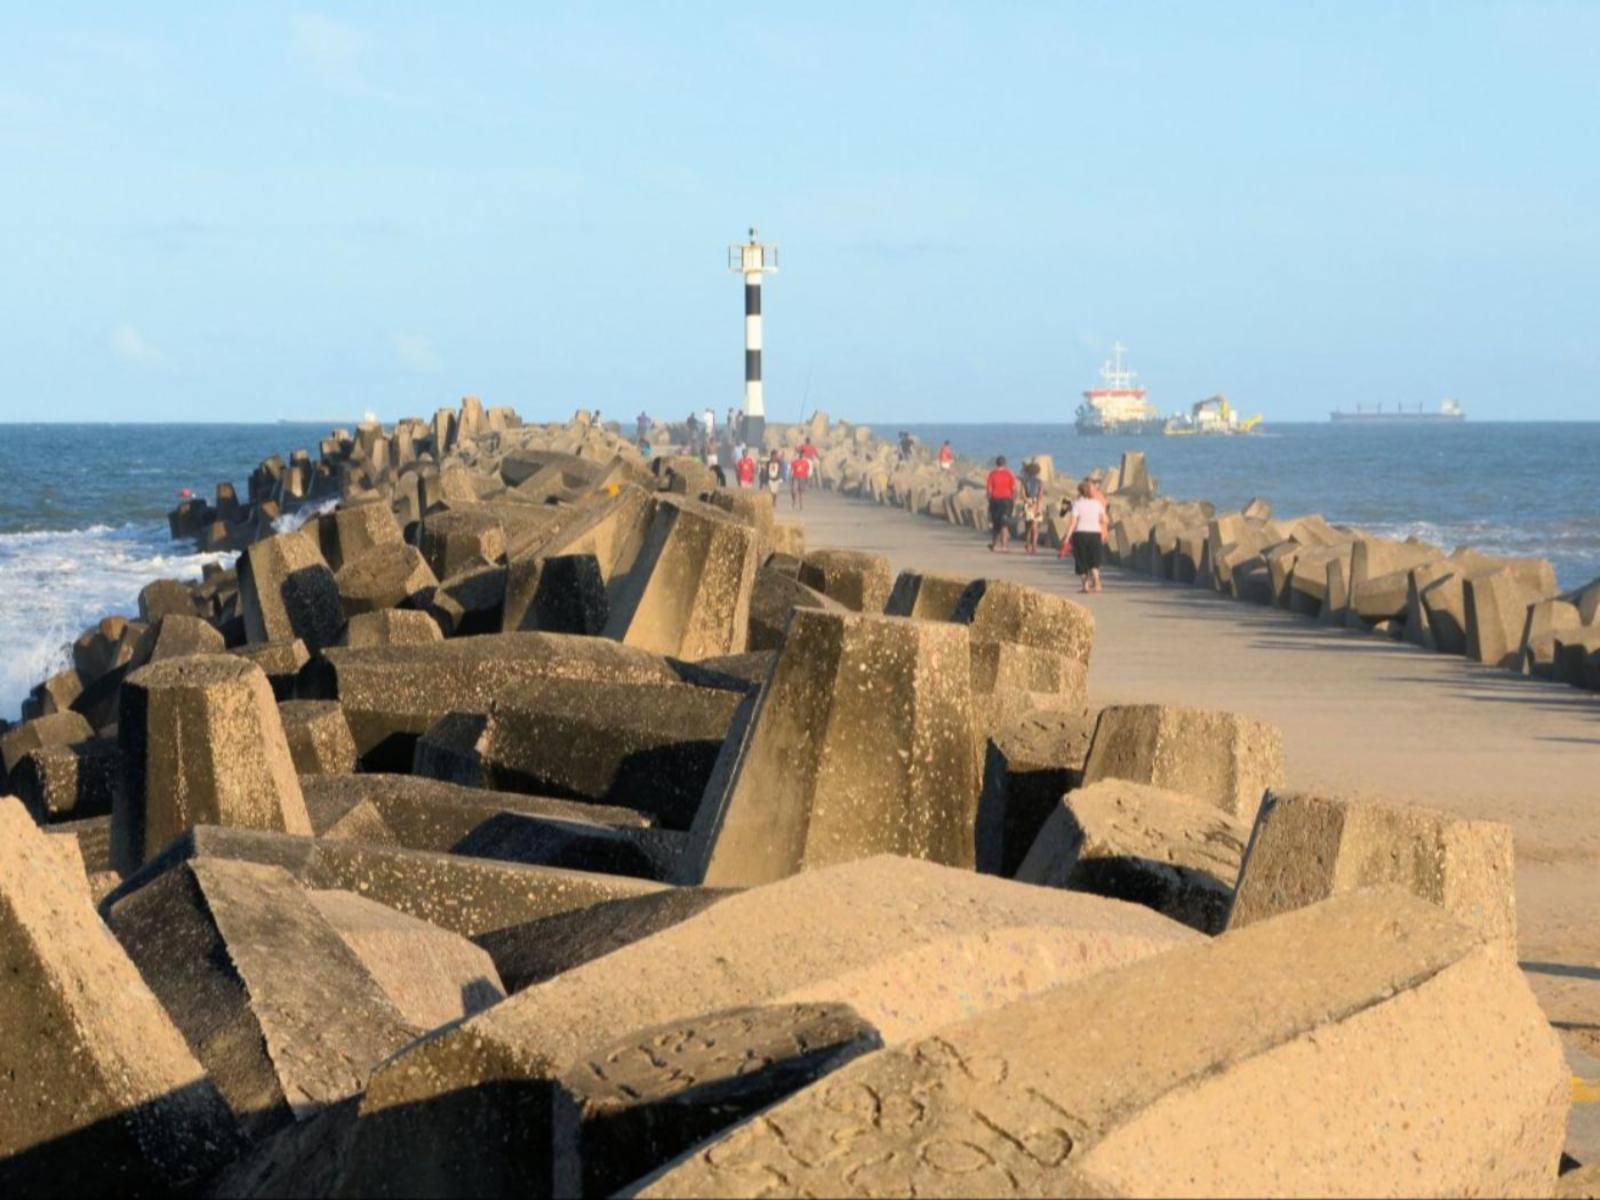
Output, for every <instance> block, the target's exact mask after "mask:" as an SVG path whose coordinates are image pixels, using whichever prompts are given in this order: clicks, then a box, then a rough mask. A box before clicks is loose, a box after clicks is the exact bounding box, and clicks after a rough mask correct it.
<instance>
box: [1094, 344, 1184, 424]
mask: <svg viewBox="0 0 1600 1200" xmlns="http://www.w3.org/2000/svg"><path fill="white" fill-rule="evenodd" d="M1126 349H1127V347H1126V346H1124V345H1123V344H1122V343H1121V342H1118V343H1116V344H1115V345H1113V346H1112V347H1111V361H1109V362H1107V363H1106V364H1105V365H1104V366H1102V367H1101V368H1100V383H1101V386H1100V387H1097V388H1090V389H1089V390H1088V391H1086V392H1084V393H1083V403H1082V404H1080V405H1079V406H1078V412H1077V426H1078V434H1079V436H1080V437H1081V436H1085V435H1090V436H1098V435H1102V434H1115V435H1121V436H1123V437H1138V436H1143V435H1146V434H1159V433H1160V432H1161V431H1162V429H1163V428H1164V427H1165V425H1166V422H1165V421H1163V420H1162V419H1161V414H1160V413H1159V412H1157V411H1156V407H1155V405H1153V404H1151V403H1150V401H1149V400H1148V399H1146V397H1145V390H1144V389H1143V388H1142V387H1134V386H1133V377H1134V372H1132V371H1130V370H1128V369H1127V368H1125V367H1124V366H1123V365H1122V352H1123V351H1124V350H1126Z"/></svg>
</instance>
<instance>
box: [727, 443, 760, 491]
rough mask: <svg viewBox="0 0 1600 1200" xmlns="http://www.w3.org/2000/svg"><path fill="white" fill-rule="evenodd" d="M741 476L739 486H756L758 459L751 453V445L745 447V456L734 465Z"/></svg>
mask: <svg viewBox="0 0 1600 1200" xmlns="http://www.w3.org/2000/svg"><path fill="white" fill-rule="evenodd" d="M733 469H734V471H735V472H737V474H738V476H739V486H740V487H742V488H750V487H755V485H756V460H755V457H754V456H753V455H752V454H751V453H750V447H749V446H746V447H745V448H744V457H743V458H741V459H740V460H739V461H738V462H736V463H735V464H734V466H733Z"/></svg>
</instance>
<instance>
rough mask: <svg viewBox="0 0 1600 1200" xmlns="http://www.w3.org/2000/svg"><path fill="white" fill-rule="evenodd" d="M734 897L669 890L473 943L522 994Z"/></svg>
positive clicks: (720, 891) (723, 891) (715, 891)
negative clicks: (535, 985) (533, 986)
mask: <svg viewBox="0 0 1600 1200" xmlns="http://www.w3.org/2000/svg"><path fill="white" fill-rule="evenodd" d="M736 894H737V889H735V888H702V887H675V888H665V889H663V890H661V891H657V892H647V893H645V894H643V895H640V896H626V897H623V898H622V899H619V900H603V901H601V902H600V903H598V904H591V905H588V906H587V907H585V908H577V909H573V910H572V911H571V912H565V913H557V914H556V915H555V916H551V917H542V918H540V919H538V920H535V921H528V922H525V923H524V924H521V925H512V926H508V927H507V928H505V929H495V930H492V931H490V932H488V933H484V934H480V935H478V936H477V937H476V938H474V939H473V940H474V942H475V943H476V944H477V945H479V946H481V947H483V949H484V950H485V951H486V952H487V953H488V955H489V957H490V958H492V959H493V960H494V964H495V966H496V968H498V970H499V972H500V978H501V979H502V980H504V982H505V989H506V991H507V992H508V993H510V992H520V991H521V990H522V989H523V988H526V987H531V986H532V985H534V984H536V983H543V982H544V981H545V980H547V979H554V978H555V977H556V976H557V975H560V974H561V973H562V972H564V971H570V970H571V969H572V968H574V967H577V966H581V965H582V964H583V963H586V962H589V961H590V960H591V959H596V958H599V957H600V956H601V955H604V954H610V953H611V952H612V951H614V950H620V949H622V947H624V946H628V945H631V944H633V943H634V942H637V941H639V940H641V939H642V938H647V937H649V936H650V935H651V934H653V933H659V932H661V931H662V930H663V929H669V928H671V927H672V926H673V925H676V924H678V923H679V922H680V921H687V920H688V919H689V918H690V917H692V916H694V915H695V914H696V913H698V912H700V911H701V910H703V909H706V908H709V907H710V906H711V905H713V904H715V903H716V902H717V901H719V900H722V899H725V898H726V897H728V896H732V895H736Z"/></svg>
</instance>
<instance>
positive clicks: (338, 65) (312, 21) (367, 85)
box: [289, 12, 383, 96]
mask: <svg viewBox="0 0 1600 1200" xmlns="http://www.w3.org/2000/svg"><path fill="white" fill-rule="evenodd" d="M289 35H290V45H291V47H292V49H293V51H294V56H295V57H296V58H297V59H299V60H300V61H301V62H303V63H305V64H306V65H307V66H309V67H310V68H311V70H312V71H314V72H315V73H316V75H317V77H318V78H319V79H321V80H322V82H323V83H324V84H325V85H326V86H328V87H330V88H333V89H334V90H336V91H341V92H349V93H351V94H352V95H358V96H380V95H382V94H383V92H382V90H381V89H380V88H378V87H377V85H376V84H374V83H373V82H372V77H371V75H370V74H369V70H368V66H369V64H368V60H369V58H370V51H371V47H372V39H371V38H370V37H368V36H367V34H366V33H365V32H364V31H363V30H361V29H358V28H357V27H356V26H354V25H349V24H346V23H345V22H343V21H336V20H334V18H332V17H330V16H327V15H326V14H324V13H319V12H299V13H295V14H294V16H292V17H291V18H290V21H289Z"/></svg>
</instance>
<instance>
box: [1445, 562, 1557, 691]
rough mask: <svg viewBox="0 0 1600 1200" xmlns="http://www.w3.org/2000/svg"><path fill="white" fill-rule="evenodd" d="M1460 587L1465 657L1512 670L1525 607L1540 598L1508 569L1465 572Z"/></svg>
mask: <svg viewBox="0 0 1600 1200" xmlns="http://www.w3.org/2000/svg"><path fill="white" fill-rule="evenodd" d="M1462 586H1463V589H1464V596H1465V600H1466V611H1465V618H1466V631H1467V646H1466V654H1467V657H1468V658H1470V659H1472V660H1473V661H1474V662H1480V663H1484V664H1485V665H1487V666H1491V667H1503V668H1505V669H1507V670H1515V669H1516V668H1517V667H1518V665H1519V658H1520V652H1521V649H1522V630H1523V627H1524V626H1525V625H1526V624H1527V618H1528V608H1529V606H1530V605H1532V604H1533V602H1534V601H1535V600H1538V599H1542V597H1540V596H1536V595H1534V594H1532V593H1531V592H1530V591H1529V590H1528V589H1527V588H1526V587H1524V585H1523V584H1522V582H1521V581H1520V580H1519V579H1518V578H1517V575H1516V573H1515V572H1514V571H1512V570H1510V569H1509V568H1504V569H1501V570H1495V571H1487V572H1483V573H1480V574H1471V575H1468V576H1467V577H1466V578H1465V579H1464V580H1463V582H1462Z"/></svg>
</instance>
